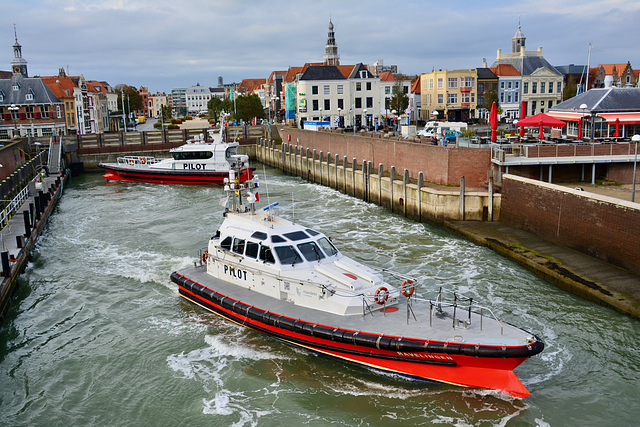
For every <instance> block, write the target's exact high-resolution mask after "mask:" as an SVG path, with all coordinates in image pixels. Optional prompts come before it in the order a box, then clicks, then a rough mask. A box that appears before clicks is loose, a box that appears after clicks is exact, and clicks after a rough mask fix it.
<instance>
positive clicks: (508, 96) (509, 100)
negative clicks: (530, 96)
mask: <svg viewBox="0 0 640 427" xmlns="http://www.w3.org/2000/svg"><path fill="white" fill-rule="evenodd" d="M507 102H511V93H507Z"/></svg>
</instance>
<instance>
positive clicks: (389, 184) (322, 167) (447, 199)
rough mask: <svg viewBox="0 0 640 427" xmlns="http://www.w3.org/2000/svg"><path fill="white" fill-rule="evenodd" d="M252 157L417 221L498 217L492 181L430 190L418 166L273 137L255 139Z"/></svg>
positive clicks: (435, 221) (492, 219)
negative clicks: (478, 187)
mask: <svg viewBox="0 0 640 427" xmlns="http://www.w3.org/2000/svg"><path fill="white" fill-rule="evenodd" d="M256 158H257V160H259V161H260V162H262V163H265V164H267V165H269V166H272V167H275V168H278V169H281V170H282V171H284V172H285V173H288V174H291V175H296V176H299V177H301V178H303V179H306V180H308V181H310V182H314V183H318V184H320V185H325V186H327V187H331V188H334V189H336V190H338V191H341V192H342V193H345V194H348V195H351V196H354V197H357V198H360V199H362V200H365V201H368V202H371V203H375V204H378V205H380V206H383V207H385V208H386V209H388V210H389V211H391V212H394V213H398V214H400V215H403V216H405V217H407V218H410V219H413V220H416V221H419V222H434V223H442V222H444V221H447V220H473V221H497V220H498V219H499V216H500V195H499V194H493V191H492V190H493V186H492V184H491V182H490V185H489V191H486V192H477V191H465V187H466V185H465V177H463V178H462V179H461V180H460V181H458V182H457V184H458V185H460V187H459V189H458V188H456V189H455V190H442V189H434V188H430V187H427V186H425V179H424V174H423V173H422V172H421V171H418V172H417V173H416V175H417V177H416V178H414V177H412V176H411V175H410V173H409V170H408V169H403V170H402V171H396V169H395V167H394V166H390V168H389V171H386V170H385V168H384V165H383V164H382V163H379V164H377V165H374V164H373V162H371V161H368V160H366V158H365V159H361V160H358V158H355V157H354V158H348V157H347V156H346V155H342V154H341V153H335V152H334V153H332V152H324V151H322V150H316V149H312V148H311V147H305V146H302V145H293V144H287V143H282V144H276V142H274V141H272V140H259V141H258V144H257V145H256Z"/></svg>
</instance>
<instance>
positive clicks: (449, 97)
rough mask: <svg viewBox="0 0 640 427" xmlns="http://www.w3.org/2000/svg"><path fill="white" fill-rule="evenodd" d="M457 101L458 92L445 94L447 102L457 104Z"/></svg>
mask: <svg viewBox="0 0 640 427" xmlns="http://www.w3.org/2000/svg"><path fill="white" fill-rule="evenodd" d="M457 103H458V94H457V93H448V94H447V104H457Z"/></svg>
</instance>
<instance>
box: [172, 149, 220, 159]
mask: <svg viewBox="0 0 640 427" xmlns="http://www.w3.org/2000/svg"><path fill="white" fill-rule="evenodd" d="M211 157H213V153H212V152H211V151H182V152H181V151H174V152H173V159H174V160H204V159H210V158H211Z"/></svg>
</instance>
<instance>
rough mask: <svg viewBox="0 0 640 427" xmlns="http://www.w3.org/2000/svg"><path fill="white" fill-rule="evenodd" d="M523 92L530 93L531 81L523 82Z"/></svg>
mask: <svg viewBox="0 0 640 427" xmlns="http://www.w3.org/2000/svg"><path fill="white" fill-rule="evenodd" d="M522 93H525V94H526V93H529V82H524V83H523V84H522Z"/></svg>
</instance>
